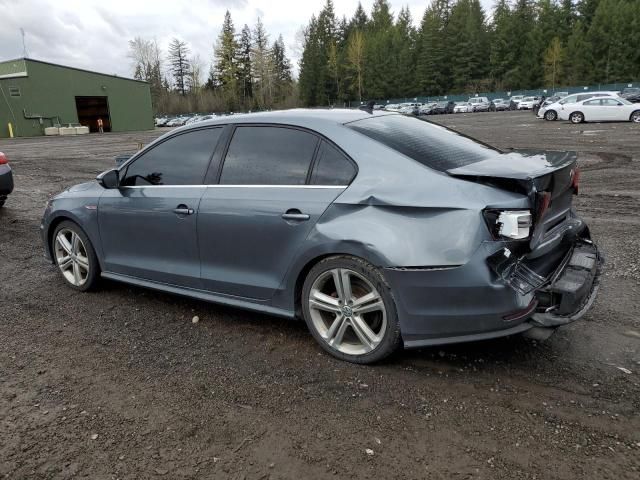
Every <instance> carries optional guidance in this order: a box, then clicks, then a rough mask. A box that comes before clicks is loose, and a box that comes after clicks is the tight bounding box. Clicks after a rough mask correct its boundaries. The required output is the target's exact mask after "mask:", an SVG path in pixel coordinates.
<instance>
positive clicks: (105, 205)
mask: <svg viewBox="0 0 640 480" xmlns="http://www.w3.org/2000/svg"><path fill="white" fill-rule="evenodd" d="M578 181H579V171H578V169H577V166H576V159H575V155H574V154H571V153H563V152H561V153H558V152H555V153H550V152H547V153H545V152H510V153H502V152H500V151H497V150H495V149H493V148H491V147H489V146H487V145H484V144H481V143H478V142H476V141H474V140H472V139H470V138H467V137H465V136H462V135H460V134H457V133H456V132H454V131H451V130H448V129H446V128H444V127H441V126H437V125H434V124H432V123H429V122H426V121H423V120H420V119H417V118H412V117H407V116H403V115H399V114H395V113H389V112H381V111H372V110H370V111H362V110H356V111H354V110H292V111H285V112H267V113H260V114H252V115H242V116H233V117H224V118H220V119H216V120H211V121H206V122H201V123H198V124H195V125H190V126H186V127H184V128H180V129H177V130H174V131H172V132H170V133H168V134H166V135H164V136H162V137H160V138H159V139H158V140H156V141H155V142H153V143H152V144H150V145H149V146H147V147H146V148H144V149H143V150H142V151H140V152H138V153H137V154H136V155H134V156H133V157H132V158H130V159H129V160H128V161H126V162H124V163H123V164H122V165H120V166H119V167H118V168H116V169H113V170H109V171H107V172H104V173H103V174H101V175H99V176H98V178H97V181H93V182H88V183H84V184H81V185H76V186H74V187H71V188H69V189H68V190H66V191H64V192H62V193H61V194H59V195H57V196H56V197H54V198H53V199H52V200H50V201H49V203H48V204H47V207H46V210H45V213H44V218H43V220H42V225H41V228H42V237H43V241H44V246H45V252H46V255H47V257H48V258H49V259H50V260H51V261H52V262H53V263H54V264H55V265H56V266H57V267H58V269H59V270H60V273H61V274H62V278H63V279H64V280H65V281H66V283H67V284H68V285H69V286H71V287H72V288H74V289H76V290H80V291H85V290H89V289H91V288H93V287H95V286H96V283H97V281H98V279H99V277H102V278H107V279H112V280H118V281H122V282H126V283H129V284H133V285H138V286H142V287H148V288H154V289H157V290H162V291H165V292H168V293H173V294H180V295H186V296H189V297H193V298H198V299H203V300H209V301H211V302H216V303H221V304H226V305H232V306H237V307H242V308H248V309H253V310H258V311H262V312H266V313H270V314H274V315H280V316H285V317H291V318H293V317H298V318H304V320H305V321H306V323H307V325H308V327H309V330H310V331H311V333H312V335H313V336H314V337H315V339H316V340H317V341H318V343H319V344H320V345H321V346H322V348H324V349H325V350H326V351H327V352H329V353H331V354H333V355H335V356H336V357H338V358H341V359H344V360H348V361H352V362H358V363H370V362H374V361H377V360H380V359H382V358H384V357H386V356H388V355H389V354H391V353H392V352H394V351H395V350H396V349H397V348H398V347H400V346H401V345H404V346H405V347H420V346H427V345H437V344H443V343H453V342H464V341H472V340H480V339H486V338H492V337H500V336H506V335H512V334H518V333H523V332H527V333H528V334H530V335H535V336H537V337H543V336H546V335H548V334H549V333H550V332H552V331H553V329H555V328H556V327H558V326H560V325H565V324H567V323H569V322H572V321H574V320H577V319H578V318H580V317H581V316H582V315H583V314H584V313H585V312H586V311H587V310H588V308H589V307H590V305H591V303H592V302H593V300H594V298H595V296H596V292H597V290H598V284H599V281H598V279H599V274H600V265H601V263H602V261H601V257H600V254H599V252H598V250H597V248H596V246H595V245H594V244H593V242H592V241H591V239H590V236H589V230H588V228H587V227H586V225H585V224H584V222H583V221H582V220H581V219H580V218H579V217H578V216H576V214H575V212H574V211H573V209H572V198H573V195H575V194H576V193H577V191H578Z"/></svg>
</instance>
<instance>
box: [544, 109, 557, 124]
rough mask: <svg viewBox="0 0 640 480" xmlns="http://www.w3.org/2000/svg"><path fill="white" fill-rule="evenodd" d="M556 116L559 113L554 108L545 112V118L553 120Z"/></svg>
mask: <svg viewBox="0 0 640 480" xmlns="http://www.w3.org/2000/svg"><path fill="white" fill-rule="evenodd" d="M556 117H557V114H556V112H554V111H553V110H549V111H548V112H545V114H544V118H545V120H549V121H553V120H555V119H556Z"/></svg>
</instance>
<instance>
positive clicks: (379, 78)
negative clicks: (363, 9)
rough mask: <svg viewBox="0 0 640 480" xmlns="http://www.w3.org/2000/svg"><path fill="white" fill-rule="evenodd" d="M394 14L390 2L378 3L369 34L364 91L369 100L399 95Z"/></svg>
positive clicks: (375, 6) (367, 38) (367, 37)
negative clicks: (396, 78)
mask: <svg viewBox="0 0 640 480" xmlns="http://www.w3.org/2000/svg"><path fill="white" fill-rule="evenodd" d="M395 33H396V32H395V31H394V24H393V15H392V14H391V9H390V7H389V3H388V2H387V0H376V1H375V2H374V4H373V9H372V11H371V21H370V22H369V26H368V28H367V31H366V53H365V74H364V90H365V91H366V92H367V95H368V96H369V97H370V98H388V97H390V96H393V95H397V94H398V93H399V92H398V91H397V88H398V86H397V81H395V77H396V76H397V71H396V69H395V63H396V58H395V56H394V55H395V53H396V51H395V49H394V36H395Z"/></svg>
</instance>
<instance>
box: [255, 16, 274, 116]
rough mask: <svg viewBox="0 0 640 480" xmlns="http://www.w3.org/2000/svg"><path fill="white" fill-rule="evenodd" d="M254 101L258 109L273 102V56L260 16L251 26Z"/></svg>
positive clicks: (269, 105) (266, 106) (268, 106)
mask: <svg viewBox="0 0 640 480" xmlns="http://www.w3.org/2000/svg"><path fill="white" fill-rule="evenodd" d="M251 68H252V76H253V94H254V102H255V104H256V106H257V107H258V108H259V109H265V108H270V107H271V105H272V103H273V93H274V92H273V58H272V55H271V49H270V47H269V35H268V34H267V31H266V30H265V28H264V24H263V23H262V20H261V19H260V17H258V20H257V21H256V25H255V27H254V28H253V48H252V49H251Z"/></svg>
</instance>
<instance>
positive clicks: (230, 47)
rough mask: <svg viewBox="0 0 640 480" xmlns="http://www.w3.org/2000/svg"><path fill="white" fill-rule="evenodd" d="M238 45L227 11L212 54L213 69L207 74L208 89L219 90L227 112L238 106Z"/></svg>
mask: <svg viewBox="0 0 640 480" xmlns="http://www.w3.org/2000/svg"><path fill="white" fill-rule="evenodd" d="M237 55H238V43H237V42H236V33H235V28H234V26H233V21H232V20H231V14H230V13H229V11H228V10H227V12H226V13H225V15H224V21H223V22H222V30H221V31H220V35H219V36H218V41H217V42H216V46H215V52H214V67H213V69H212V71H211V72H210V74H209V81H208V82H207V84H208V86H209V87H213V88H217V89H220V90H221V92H222V96H223V98H224V100H225V102H226V104H227V106H228V109H229V110H234V109H235V108H236V106H237V104H238V65H237Z"/></svg>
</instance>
